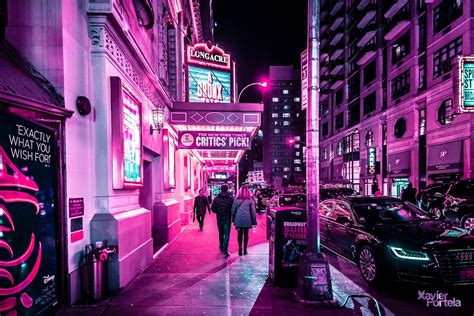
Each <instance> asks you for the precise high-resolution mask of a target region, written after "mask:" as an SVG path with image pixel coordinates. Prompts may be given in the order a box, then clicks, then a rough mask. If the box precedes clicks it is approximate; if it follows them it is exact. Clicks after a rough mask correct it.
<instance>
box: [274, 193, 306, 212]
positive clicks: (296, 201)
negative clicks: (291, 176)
mask: <svg viewBox="0 0 474 316" xmlns="http://www.w3.org/2000/svg"><path fill="white" fill-rule="evenodd" d="M278 206H294V207H300V208H304V209H305V208H306V194H301V193H283V194H281V195H280V196H279V197H278Z"/></svg>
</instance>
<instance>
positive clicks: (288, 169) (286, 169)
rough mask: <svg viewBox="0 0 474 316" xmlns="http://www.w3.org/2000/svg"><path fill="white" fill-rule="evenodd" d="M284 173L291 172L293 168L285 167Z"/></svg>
mask: <svg viewBox="0 0 474 316" xmlns="http://www.w3.org/2000/svg"><path fill="white" fill-rule="evenodd" d="M283 171H285V172H288V171H291V168H290V167H283Z"/></svg>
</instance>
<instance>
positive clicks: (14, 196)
mask: <svg viewBox="0 0 474 316" xmlns="http://www.w3.org/2000/svg"><path fill="white" fill-rule="evenodd" d="M0 200H3V201H5V203H30V204H33V205H34V207H35V209H36V215H38V212H39V202H38V200H37V199H36V198H35V197H34V196H32V195H30V194H27V193H25V192H21V191H1V192H0ZM5 214H7V213H5ZM10 219H11V217H10ZM11 223H12V226H13V221H11Z"/></svg>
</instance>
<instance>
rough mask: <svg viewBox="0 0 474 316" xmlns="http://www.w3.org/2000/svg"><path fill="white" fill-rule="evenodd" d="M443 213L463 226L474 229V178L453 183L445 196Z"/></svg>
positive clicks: (448, 218)
mask: <svg viewBox="0 0 474 316" xmlns="http://www.w3.org/2000/svg"><path fill="white" fill-rule="evenodd" d="M443 214H444V216H445V217H446V219H447V220H449V221H451V222H454V223H456V224H458V225H460V226H461V227H462V228H465V229H474V179H466V180H459V181H457V182H455V183H454V184H452V185H451V187H450V188H449V190H448V192H446V196H445V198H444V209H443Z"/></svg>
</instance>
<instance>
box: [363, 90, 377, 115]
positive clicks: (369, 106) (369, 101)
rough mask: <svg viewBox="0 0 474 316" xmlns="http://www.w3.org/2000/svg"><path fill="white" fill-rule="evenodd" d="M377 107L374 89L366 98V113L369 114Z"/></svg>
mask: <svg viewBox="0 0 474 316" xmlns="http://www.w3.org/2000/svg"><path fill="white" fill-rule="evenodd" d="M375 108H376V97H375V91H374V92H372V93H371V94H369V95H368V96H366V97H365V98H364V115H367V114H369V113H371V112H373V111H375Z"/></svg>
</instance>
